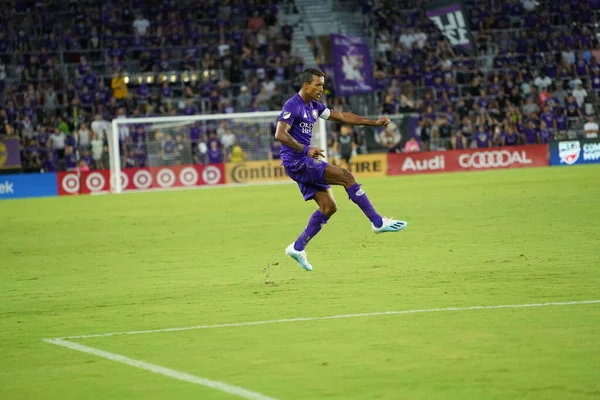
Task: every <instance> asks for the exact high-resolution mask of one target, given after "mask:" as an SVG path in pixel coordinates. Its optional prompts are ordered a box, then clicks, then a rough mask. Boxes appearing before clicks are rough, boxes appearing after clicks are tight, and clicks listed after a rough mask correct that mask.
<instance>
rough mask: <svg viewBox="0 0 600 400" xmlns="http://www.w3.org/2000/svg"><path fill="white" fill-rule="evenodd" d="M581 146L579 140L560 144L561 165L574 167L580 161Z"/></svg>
mask: <svg viewBox="0 0 600 400" xmlns="http://www.w3.org/2000/svg"><path fill="white" fill-rule="evenodd" d="M580 153H581V145H580V144H579V141H578V140H572V141H567V142H559V143H558V156H559V157H560V162H561V164H567V165H573V164H575V163H576V162H577V160H579V154H580Z"/></svg>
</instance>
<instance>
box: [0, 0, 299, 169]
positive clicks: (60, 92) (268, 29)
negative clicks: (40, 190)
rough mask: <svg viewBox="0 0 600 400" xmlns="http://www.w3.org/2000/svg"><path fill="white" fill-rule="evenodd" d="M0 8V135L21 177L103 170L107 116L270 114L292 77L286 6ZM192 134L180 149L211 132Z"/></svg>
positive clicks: (22, 2)
mask: <svg viewBox="0 0 600 400" xmlns="http://www.w3.org/2000/svg"><path fill="white" fill-rule="evenodd" d="M10 5H12V7H11V6H9V7H7V8H5V9H3V13H2V14H1V15H0V136H2V137H19V138H20V139H21V141H22V148H23V151H22V155H23V157H22V159H23V164H24V170H26V171H40V170H46V171H53V170H57V169H58V170H63V169H74V168H76V167H77V166H81V167H82V168H106V167H107V161H108V154H107V152H108V147H107V143H106V131H107V130H108V129H110V124H109V121H111V120H112V119H113V118H121V117H124V116H127V117H137V116H163V115H193V114H199V113H218V112H225V113H232V112H241V111H262V110H268V109H274V108H279V107H281V104H282V102H283V99H284V95H287V94H289V93H292V92H293V90H294V89H293V86H292V81H293V78H292V77H294V76H297V75H298V74H299V72H301V71H302V69H303V68H304V61H303V60H302V58H301V57H300V56H299V53H298V52H296V53H295V54H292V53H291V51H290V50H291V49H290V47H291V46H290V44H291V40H292V37H293V27H292V26H290V25H289V24H288V23H287V22H286V21H283V20H281V21H280V20H278V14H279V10H280V9H281V8H282V7H283V8H285V9H286V10H290V11H292V12H293V11H294V8H295V6H294V3H293V1H289V0H281V1H276V0H251V1H246V0H220V1H214V0H194V1H190V0H177V1H175V0H165V1H160V2H157V1H151V0H130V1H125V2H122V3H119V4H116V3H113V2H97V1H94V0H83V1H76V0H71V1H69V2H62V1H56V0H42V1H36V2H34V1H27V0H15V1H12V2H10ZM138 128H139V127H138V126H136V127H134V128H133V129H131V130H130V131H135V132H132V135H131V137H130V140H129V141H131V139H135V138H142V139H144V140H143V141H141V142H140V143H136V145H137V148H136V149H135V151H134V153H135V154H137V155H138V156H137V157H136V158H135V160H136V161H135V164H136V165H140V164H142V165H143V164H144V163H145V162H147V156H148V148H147V145H146V143H145V139H146V138H145V137H144V136H142V135H139V134H138V135H137V136H136V135H133V133H141V132H138V130H139V129H138ZM201 128H202V131H201V132H198V131H197V130H196V135H197V137H196V138H192V140H195V141H198V140H199V138H201V139H202V140H204V141H209V140H211V139H210V138H213V137H214V135H213V133H216V130H217V126H212V125H211V126H208V128H207V129H208V130H210V131H207V129H204V126H202V127H201ZM190 131H192V129H190ZM126 136H129V135H126ZM187 136H188V140H189V135H187ZM121 139H122V140H121V145H122V146H123V148H122V150H124V151H123V162H124V164H126V163H128V162H129V160H128V158H130V157H129V156H130V155H131V154H129V153H128V152H129V150H131V143H127V139H126V138H125V137H121ZM153 139H157V138H156V137H154V138H153ZM166 139H167V137H166V136H164V137H162V143H161V147H162V149H161V151H163V152H164V151H167V152H168V151H169V150H170V148H171V147H172V144H171V143H170V141H169V140H166ZM206 144H207V145H208V147H210V143H208V142H207V143H206ZM219 146H220V142H219ZM207 154H208V153H206V154H204V156H206V155H207ZM200 158H205V157H200Z"/></svg>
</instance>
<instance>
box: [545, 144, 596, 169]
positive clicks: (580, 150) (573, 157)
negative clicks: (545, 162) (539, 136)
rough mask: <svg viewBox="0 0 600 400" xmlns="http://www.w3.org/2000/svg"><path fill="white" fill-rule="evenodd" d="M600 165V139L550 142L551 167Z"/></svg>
mask: <svg viewBox="0 0 600 400" xmlns="http://www.w3.org/2000/svg"><path fill="white" fill-rule="evenodd" d="M596 163H600V139H580V140H562V141H552V142H550V165H552V166H558V165H578V164H596Z"/></svg>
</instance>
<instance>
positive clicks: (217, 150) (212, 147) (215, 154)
mask: <svg viewBox="0 0 600 400" xmlns="http://www.w3.org/2000/svg"><path fill="white" fill-rule="evenodd" d="M206 159H207V163H208V164H219V163H222V162H223V149H222V148H221V147H220V146H219V142H218V141H216V140H209V142H208V150H207V153H206Z"/></svg>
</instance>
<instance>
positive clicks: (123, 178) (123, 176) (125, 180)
mask: <svg viewBox="0 0 600 400" xmlns="http://www.w3.org/2000/svg"><path fill="white" fill-rule="evenodd" d="M116 178H117V176H116V175H115V174H112V175H111V177H110V184H111V187H113V188H114V187H115V186H117V179H116ZM127 185H129V178H128V177H127V174H126V173H125V172H123V171H121V190H125V189H126V188H127Z"/></svg>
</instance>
